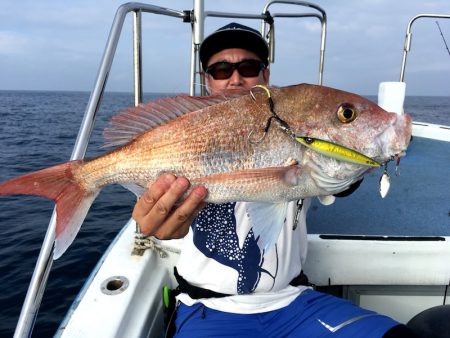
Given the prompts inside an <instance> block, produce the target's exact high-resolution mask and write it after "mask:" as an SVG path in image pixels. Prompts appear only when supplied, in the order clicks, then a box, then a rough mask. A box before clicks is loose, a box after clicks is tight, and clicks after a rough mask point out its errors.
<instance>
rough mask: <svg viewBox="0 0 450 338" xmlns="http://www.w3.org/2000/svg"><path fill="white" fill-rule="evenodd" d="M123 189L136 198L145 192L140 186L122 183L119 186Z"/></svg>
mask: <svg viewBox="0 0 450 338" xmlns="http://www.w3.org/2000/svg"><path fill="white" fill-rule="evenodd" d="M121 185H122V186H123V187H124V188H125V189H127V190H129V191H131V192H132V193H133V194H135V195H136V197H141V196H142V195H143V194H144V192H145V191H146V190H147V188H144V187H143V186H140V185H139V184H135V183H122V184H121Z"/></svg>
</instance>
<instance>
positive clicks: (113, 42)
mask: <svg viewBox="0 0 450 338" xmlns="http://www.w3.org/2000/svg"><path fill="white" fill-rule="evenodd" d="M275 3H280V4H290V5H296V6H304V7H309V8H313V9H315V10H316V11H317V12H318V13H273V14H271V13H270V12H269V11H268V9H269V7H270V6H271V5H273V4H275ZM129 13H131V14H132V15H133V73H134V81H133V83H134V84H133V86H134V88H133V93H134V104H135V105H138V104H139V103H141V102H142V95H143V87H142V39H141V19H142V17H141V15H142V13H152V14H158V15H163V16H169V17H174V18H179V19H181V20H183V21H184V22H187V23H190V24H191V27H192V51H191V70H190V72H191V76H190V95H195V94H196V91H195V86H196V85H197V84H199V83H198V82H196V77H197V76H199V78H200V79H199V80H200V89H201V90H200V91H201V94H202V95H203V94H204V74H203V72H202V71H201V65H200V62H199V57H198V52H199V47H200V43H201V42H202V41H203V35H204V22H205V19H206V18H207V17H222V18H235V19H258V20H261V22H262V25H261V30H262V32H261V33H262V34H263V36H265V38H266V39H267V41H268V44H269V48H270V50H271V62H273V61H274V50H275V35H274V21H273V18H275V17H285V18H294V17H296V18H305V17H316V18H318V19H319V20H320V22H321V27H322V31H321V44H320V62H319V81H318V82H319V84H322V80H323V63H324V53H325V37H326V14H325V11H324V10H323V9H321V8H320V7H319V6H317V5H315V4H312V3H309V2H305V1H283V0H272V1H269V2H268V3H267V4H266V6H265V7H264V9H263V11H262V13H261V14H256V15H255V14H242V13H226V12H215V11H205V10H204V0H194V8H193V9H192V10H188V11H187V10H183V11H179V10H173V9H169V8H164V7H159V6H154V5H150V4H144V3H137V2H130V3H125V4H123V5H121V6H120V7H119V8H118V10H117V12H116V14H115V17H114V21H113V24H112V27H111V30H110V33H109V36H108V39H107V43H106V47H105V50H104V53H103V56H102V59H101V63H100V67H99V71H98V74H97V77H96V80H95V84H94V88H93V90H92V92H91V95H90V97H89V101H88V104H87V106H86V110H85V113H84V116H83V119H82V122H81V126H80V129H79V132H78V135H77V138H76V141H75V145H74V148H73V151H72V154H71V157H70V159H71V160H77V159H82V158H84V156H85V153H86V150H87V146H88V144H89V141H90V137H91V134H92V130H93V127H94V122H95V119H96V116H97V113H98V111H99V109H100V104H101V101H102V97H103V94H104V90H105V87H106V82H107V80H108V75H109V73H110V70H111V66H112V62H113V59H114V55H115V52H116V48H117V45H118V42H119V39H120V34H121V32H122V29H123V24H124V21H125V18H126V16H127V15H128V14H129ZM55 230H56V212H55V210H54V211H53V214H52V217H51V219H50V222H49V225H48V227H47V231H46V234H45V237H44V241H43V244H42V246H41V250H40V253H39V256H38V259H37V262H36V265H35V268H34V271H33V275H32V277H31V281H30V284H29V287H28V290H27V294H26V296H25V300H24V303H23V306H22V310H21V313H20V316H19V319H18V323H17V326H16V330H15V333H14V337H29V336H31V333H32V330H33V326H34V323H35V320H36V316H37V313H38V310H39V307H40V304H41V301H42V297H43V293H44V290H45V287H46V285H47V280H48V277H49V274H50V270H51V267H52V263H53V259H56V258H58V257H54V242H55Z"/></svg>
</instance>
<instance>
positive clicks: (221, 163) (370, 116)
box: [0, 84, 411, 258]
mask: <svg viewBox="0 0 450 338" xmlns="http://www.w3.org/2000/svg"><path fill="white" fill-rule="evenodd" d="M270 92H271V96H272V99H273V102H274V111H275V112H276V114H277V115H278V116H279V117H280V118H281V119H282V120H283V121H285V122H286V123H287V125H288V126H289V128H290V132H291V133H292V134H289V133H286V132H285V131H284V130H283V129H282V128H280V123H279V122H277V121H275V120H274V121H272V123H271V126H270V128H269V129H268V131H267V134H264V129H265V127H266V125H267V121H268V119H269V118H270V117H271V116H272V113H271V111H270V108H269V103H268V98H267V94H266V93H265V92H264V91H259V90H254V91H253V93H254V95H253V96H252V95H250V93H249V92H248V91H247V92H245V93H240V94H235V95H233V97H232V98H227V97H225V96H223V97H218V96H216V97H188V96H179V97H172V98H165V99H159V100H157V101H154V102H150V103H147V104H144V105H141V106H138V107H133V108H128V109H127V110H126V111H124V112H122V113H120V114H119V115H117V116H115V117H114V118H113V120H112V123H111V124H112V128H110V129H108V130H106V131H105V134H106V136H107V137H108V138H110V139H111V144H115V145H121V146H120V147H118V148H117V149H115V150H113V151H111V152H108V153H106V154H104V155H102V156H99V157H97V158H94V159H91V160H85V161H70V162H67V163H64V164H61V165H57V166H54V167H50V168H47V169H43V170H40V171H37V172H34V173H30V174H27V175H23V176H20V177H17V178H13V179H11V180H9V181H6V182H4V183H1V184H0V194H1V195H6V194H31V195H38V196H43V197H47V198H50V199H53V200H54V201H55V202H56V212H57V225H56V245H55V258H58V257H59V256H60V255H62V253H63V252H64V251H65V250H66V249H67V247H68V246H69V245H70V243H71V242H72V241H73V240H74V238H75V236H76V234H77V232H78V230H79V228H80V226H81V224H82V222H83V220H84V218H85V216H86V214H87V212H88V210H89V208H90V205H91V204H92V202H93V201H94V199H95V197H96V196H97V195H98V193H99V191H100V189H101V188H102V187H104V186H106V185H109V184H115V183H120V184H124V185H125V186H139V187H142V188H145V187H147V186H148V185H149V184H151V183H152V182H153V181H155V179H156V178H157V177H158V176H159V175H161V174H162V173H167V172H169V173H173V174H175V175H177V176H180V175H182V176H186V177H187V178H188V179H189V180H190V181H191V184H192V186H195V185H204V186H205V187H206V188H207V189H208V197H207V201H208V202H212V203H222V202H229V201H249V202H258V203H270V204H273V205H277V204H280V205H281V204H286V202H287V201H291V200H296V199H300V198H306V197H312V196H328V195H333V194H336V193H338V192H341V191H344V190H346V189H347V188H348V187H349V186H350V185H351V184H352V183H353V182H355V181H357V180H359V179H360V178H361V176H362V175H363V174H364V173H365V172H366V171H367V170H368V168H367V167H366V166H363V165H359V164H355V163H348V162H345V161H340V160H337V159H334V158H331V157H327V156H325V155H322V154H320V153H317V152H315V151H314V150H312V149H308V148H306V147H305V146H303V145H301V144H300V143H299V142H297V141H296V140H295V139H294V138H293V137H292V135H298V136H304V137H314V138H318V139H322V140H327V141H331V142H334V143H337V144H339V145H343V146H345V147H348V148H350V149H353V150H356V151H358V152H360V153H362V154H364V155H366V156H368V157H371V158H373V159H374V160H376V161H378V162H380V163H384V162H386V161H388V160H390V159H391V158H392V157H393V156H401V155H403V154H404V152H405V151H406V148H407V146H408V144H409V140H410V137H411V119H410V117H409V116H408V115H407V114H405V115H396V114H394V113H388V112H386V111H384V110H383V109H381V108H380V107H378V106H377V105H376V104H374V103H373V102H371V101H369V100H367V99H365V98H362V97H360V96H358V95H355V94H351V93H347V92H343V91H339V90H336V89H332V88H327V87H323V86H314V85H307V84H301V85H295V86H289V87H282V88H270ZM343 109H345V110H344V111H343ZM249 135H250V136H249ZM263 136H264V137H263ZM256 141H258V142H256ZM133 190H134V191H136V189H133ZM256 209H258V208H256ZM256 212H257V211H256Z"/></svg>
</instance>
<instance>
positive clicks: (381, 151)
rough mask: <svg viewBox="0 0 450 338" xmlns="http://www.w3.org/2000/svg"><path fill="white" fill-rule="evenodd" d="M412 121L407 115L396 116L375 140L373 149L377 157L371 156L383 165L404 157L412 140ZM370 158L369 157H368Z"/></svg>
mask: <svg viewBox="0 0 450 338" xmlns="http://www.w3.org/2000/svg"><path fill="white" fill-rule="evenodd" d="M411 135H412V120H411V116H410V115H408V114H403V115H396V118H395V119H394V120H393V122H392V124H391V125H390V126H389V127H388V128H386V129H385V130H384V131H383V132H381V133H380V134H379V135H378V137H377V138H376V142H375V144H376V146H375V148H376V149H378V150H375V151H372V152H373V153H377V152H378V156H377V155H375V154H374V156H371V157H372V158H373V159H375V160H376V161H378V162H380V163H382V164H383V165H384V164H386V163H387V162H389V161H393V160H395V159H397V158H400V157H403V156H405V155H406V151H407V149H408V146H409V144H410V142H411V139H412V136H411ZM368 156H370V155H368Z"/></svg>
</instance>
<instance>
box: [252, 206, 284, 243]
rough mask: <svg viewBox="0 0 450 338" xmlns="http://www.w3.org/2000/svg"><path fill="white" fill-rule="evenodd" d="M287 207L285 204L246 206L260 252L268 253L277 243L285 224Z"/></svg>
mask: <svg viewBox="0 0 450 338" xmlns="http://www.w3.org/2000/svg"><path fill="white" fill-rule="evenodd" d="M287 206H288V203H287V202H283V203H248V204H247V213H248V216H249V218H250V223H251V224H252V229H253V234H254V236H255V239H256V240H257V242H258V246H259V248H260V249H261V250H264V251H268V250H270V249H271V248H272V247H273V246H274V245H275V243H276V242H277V240H278V237H279V236H280V232H281V229H282V228H283V225H284V223H285V219H286V211H287Z"/></svg>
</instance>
